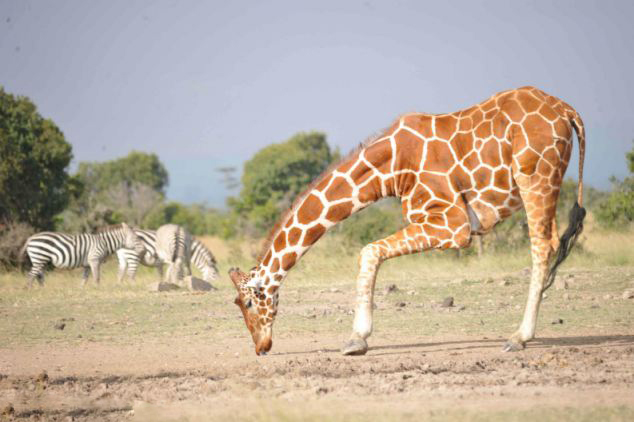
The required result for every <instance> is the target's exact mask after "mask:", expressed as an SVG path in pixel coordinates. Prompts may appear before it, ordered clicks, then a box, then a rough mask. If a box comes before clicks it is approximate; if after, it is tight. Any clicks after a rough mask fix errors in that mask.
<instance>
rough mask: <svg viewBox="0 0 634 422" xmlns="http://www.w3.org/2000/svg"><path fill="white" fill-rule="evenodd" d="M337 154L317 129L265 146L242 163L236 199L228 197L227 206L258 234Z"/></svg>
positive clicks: (264, 229) (270, 223) (268, 225)
mask: <svg viewBox="0 0 634 422" xmlns="http://www.w3.org/2000/svg"><path fill="white" fill-rule="evenodd" d="M338 157H339V153H338V151H334V152H333V151H331V149H330V147H329V146H328V143H327V142H326V135H325V134H323V133H320V132H308V133H306V132H301V133H298V134H296V135H294V136H293V137H292V138H290V139H289V140H287V141H285V142H282V143H279V144H273V145H269V146H267V147H265V148H263V149H261V150H260V151H258V152H257V153H256V154H255V155H254V156H253V158H251V159H250V160H249V161H247V162H246V163H245V164H244V173H243V174H242V190H241V192H240V195H239V197H238V198H230V199H229V201H228V203H229V206H230V207H231V208H233V210H234V211H235V212H236V213H237V214H238V215H239V216H241V217H243V220H246V221H247V222H248V224H250V225H252V229H254V230H255V231H256V232H257V233H258V234H262V233H263V232H264V231H266V230H267V229H268V228H269V227H270V226H271V225H272V224H274V222H275V220H276V219H277V218H278V216H279V215H280V212H281V211H282V210H283V209H285V208H287V207H288V206H289V205H290V204H291V201H292V200H293V198H294V197H295V196H296V195H297V194H298V193H300V192H302V191H303V190H304V189H305V188H306V187H307V185H308V184H309V183H310V182H311V181H312V180H313V179H315V178H316V177H317V176H318V175H319V174H321V172H322V171H324V169H325V168H326V167H328V165H330V163H332V162H333V161H334V160H336V159H337V158H338Z"/></svg>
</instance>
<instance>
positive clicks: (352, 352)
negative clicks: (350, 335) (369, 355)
mask: <svg viewBox="0 0 634 422" xmlns="http://www.w3.org/2000/svg"><path fill="white" fill-rule="evenodd" d="M367 351H368V343H366V341H365V340H363V339H360V338H359V339H352V340H349V341H348V342H347V343H346V344H344V345H343V348H342V349H341V354H343V355H344V356H362V355H365V354H366V352H367Z"/></svg>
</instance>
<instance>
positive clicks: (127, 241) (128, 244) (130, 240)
mask: <svg viewBox="0 0 634 422" xmlns="http://www.w3.org/2000/svg"><path fill="white" fill-rule="evenodd" d="M121 230H122V231H123V247H124V248H126V249H133V250H134V251H135V252H136V253H137V254H139V255H140V256H142V255H143V254H145V245H143V242H142V241H141V239H140V238H139V237H138V236H137V234H136V233H135V232H134V230H133V229H132V228H131V227H130V226H128V225H127V224H126V223H121Z"/></svg>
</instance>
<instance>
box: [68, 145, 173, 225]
mask: <svg viewBox="0 0 634 422" xmlns="http://www.w3.org/2000/svg"><path fill="white" fill-rule="evenodd" d="M74 182H75V184H76V185H77V186H79V187H78V188H77V191H79V192H80V193H81V194H79V195H76V196H75V197H74V198H73V199H72V201H71V204H70V206H69V207H68V209H67V210H66V211H64V213H62V214H61V215H60V219H61V220H62V223H61V224H60V226H61V227H62V228H63V229H64V230H69V231H89V232H92V231H94V230H95V229H96V228H98V227H100V226H103V225H107V224H113V223H119V222H122V221H126V222H128V223H130V224H132V225H135V226H141V225H142V222H143V221H144V220H145V218H146V217H147V216H148V214H150V212H151V211H152V210H154V209H155V208H156V207H158V206H159V205H160V204H161V203H162V202H163V199H164V191H165V187H166V186H167V182H168V173H167V170H166V169H165V166H164V165H163V164H162V163H161V161H160V160H159V159H158V157H157V156H156V154H148V153H144V152H138V151H132V152H131V153H130V154H128V155H127V156H126V157H123V158H119V159H116V160H111V161H104V162H82V163H79V168H78V170H77V174H76V175H75V179H74Z"/></svg>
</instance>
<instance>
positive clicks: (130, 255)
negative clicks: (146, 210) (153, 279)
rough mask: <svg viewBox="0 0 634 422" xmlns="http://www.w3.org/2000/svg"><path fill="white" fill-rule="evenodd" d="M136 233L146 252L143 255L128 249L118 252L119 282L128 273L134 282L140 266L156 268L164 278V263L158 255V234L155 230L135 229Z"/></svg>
mask: <svg viewBox="0 0 634 422" xmlns="http://www.w3.org/2000/svg"><path fill="white" fill-rule="evenodd" d="M134 232H135V233H136V235H137V236H138V237H139V240H140V241H141V244H142V245H143V248H144V250H143V251H142V252H141V253H138V252H137V251H136V250H134V249H127V248H121V249H118V250H117V259H118V261H119V272H118V274H117V279H118V281H119V282H121V281H123V278H124V277H125V274H126V272H127V274H128V277H130V279H131V280H134V279H135V277H136V272H137V269H138V268H139V264H143V265H145V266H146V267H154V268H156V269H157V271H158V273H159V275H160V276H161V277H162V276H163V261H161V260H160V258H159V257H158V255H157V254H156V232H155V231H154V230H141V229H134Z"/></svg>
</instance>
